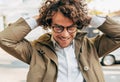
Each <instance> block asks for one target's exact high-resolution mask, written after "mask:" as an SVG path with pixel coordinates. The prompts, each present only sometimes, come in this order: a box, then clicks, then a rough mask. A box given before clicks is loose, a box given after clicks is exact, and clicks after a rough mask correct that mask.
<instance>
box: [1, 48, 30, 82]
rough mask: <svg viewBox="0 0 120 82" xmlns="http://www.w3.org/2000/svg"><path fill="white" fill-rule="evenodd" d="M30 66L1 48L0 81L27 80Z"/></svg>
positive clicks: (23, 81)
mask: <svg viewBox="0 0 120 82" xmlns="http://www.w3.org/2000/svg"><path fill="white" fill-rule="evenodd" d="M28 68H29V66H28V65H27V64H25V63H23V62H22V61H20V60H18V59H16V58H14V57H13V56H11V55H9V54H8V53H6V52H5V51H4V50H2V49H1V48H0V82H26V77H27V72H28Z"/></svg>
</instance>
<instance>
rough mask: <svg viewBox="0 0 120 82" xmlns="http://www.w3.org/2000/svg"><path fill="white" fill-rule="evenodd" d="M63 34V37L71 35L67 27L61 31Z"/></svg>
mask: <svg viewBox="0 0 120 82" xmlns="http://www.w3.org/2000/svg"><path fill="white" fill-rule="evenodd" d="M61 35H62V36H63V37H67V36H69V32H68V31H67V29H66V28H65V29H64V30H63V32H62V33H61Z"/></svg>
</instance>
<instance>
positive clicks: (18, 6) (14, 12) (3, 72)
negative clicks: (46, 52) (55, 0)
mask: <svg viewBox="0 0 120 82" xmlns="http://www.w3.org/2000/svg"><path fill="white" fill-rule="evenodd" d="M43 1H44V0H0V31H2V30H4V29H5V28H6V27H7V25H8V24H9V23H13V22H15V21H16V20H17V19H19V18H20V17H29V16H34V15H36V14H38V13H39V7H40V6H41V5H42V3H43ZM86 1H87V3H88V8H89V9H90V13H91V14H92V15H99V14H102V15H105V14H109V13H112V12H116V13H120V0H86ZM88 31H89V34H88V36H89V37H93V36H95V35H96V34H99V33H100V31H98V30H97V29H94V28H92V27H90V29H88ZM45 32H47V31H45V30H43V29H42V28H41V27H37V28H36V29H34V30H33V31H32V32H30V33H29V34H28V35H27V36H26V37H25V38H26V39H28V40H30V41H32V40H34V39H37V38H38V37H39V36H40V35H42V34H43V33H45ZM102 68H103V72H104V75H105V80H106V82H120V64H114V65H112V66H102ZM28 70H29V65H27V64H25V63H24V62H22V61H20V60H18V59H16V58H14V57H13V56H11V55H9V54H8V53H6V52H5V51H4V50H2V49H1V48H0V82H26V78H27V73H28ZM93 78H94V77H93Z"/></svg>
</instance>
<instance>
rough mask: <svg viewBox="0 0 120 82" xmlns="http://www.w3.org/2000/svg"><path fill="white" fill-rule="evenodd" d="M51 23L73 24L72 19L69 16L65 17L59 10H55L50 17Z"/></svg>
mask: <svg viewBox="0 0 120 82" xmlns="http://www.w3.org/2000/svg"><path fill="white" fill-rule="evenodd" d="M52 24H58V25H62V26H70V25H71V24H73V21H72V20H71V19H70V18H68V17H65V16H64V15H63V14H62V13H61V12H59V11H58V12H55V13H54V15H53V17H52Z"/></svg>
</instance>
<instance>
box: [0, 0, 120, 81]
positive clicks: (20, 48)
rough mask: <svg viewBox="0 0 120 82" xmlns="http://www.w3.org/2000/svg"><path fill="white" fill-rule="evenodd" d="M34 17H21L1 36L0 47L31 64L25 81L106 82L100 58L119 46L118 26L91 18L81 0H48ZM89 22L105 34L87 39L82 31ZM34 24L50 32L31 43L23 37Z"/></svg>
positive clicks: (107, 20) (119, 29) (119, 33)
mask: <svg viewBox="0 0 120 82" xmlns="http://www.w3.org/2000/svg"><path fill="white" fill-rule="evenodd" d="M34 18H35V19H36V20H37V22H36V21H35V19H33V18H26V19H25V18H24V19H23V18H21V19H19V20H18V21H17V22H15V23H13V24H11V25H10V26H8V28H6V29H5V30H4V31H2V32H1V33H0V46H1V47H2V48H3V49H4V50H6V51H7V52H8V53H10V54H11V55H13V56H14V57H16V58H18V59H20V60H21V61H23V62H25V63H28V64H29V65H30V69H29V72H28V76H27V82H105V81H104V77H103V72H102V69H101V65H100V63H99V57H101V56H104V55H107V54H108V53H109V52H111V51H112V50H114V49H116V48H118V47H119V46H120V23H117V22H115V21H113V20H112V19H110V18H109V17H105V18H101V17H92V18H90V17H89V16H88V14H87V12H86V7H85V5H84V1H82V0H56V1H54V0H47V1H46V2H45V4H44V5H43V7H41V9H40V15H39V16H35V17H34ZM97 22H99V23H97ZM89 23H90V24H92V25H96V28H97V27H98V26H99V27H98V29H100V30H101V31H102V32H103V33H104V34H103V35H98V36H96V37H94V38H91V39H90V38H87V37H86V33H85V32H82V29H83V28H85V27H87V26H88V25H89ZM37 24H39V25H40V26H43V27H44V29H51V33H46V34H44V35H42V36H41V37H40V38H39V39H38V40H36V41H34V42H32V43H31V42H29V41H27V40H26V39H24V37H25V36H26V35H27V34H28V33H29V32H30V31H31V30H32V29H33V28H35V27H36V26H37Z"/></svg>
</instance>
